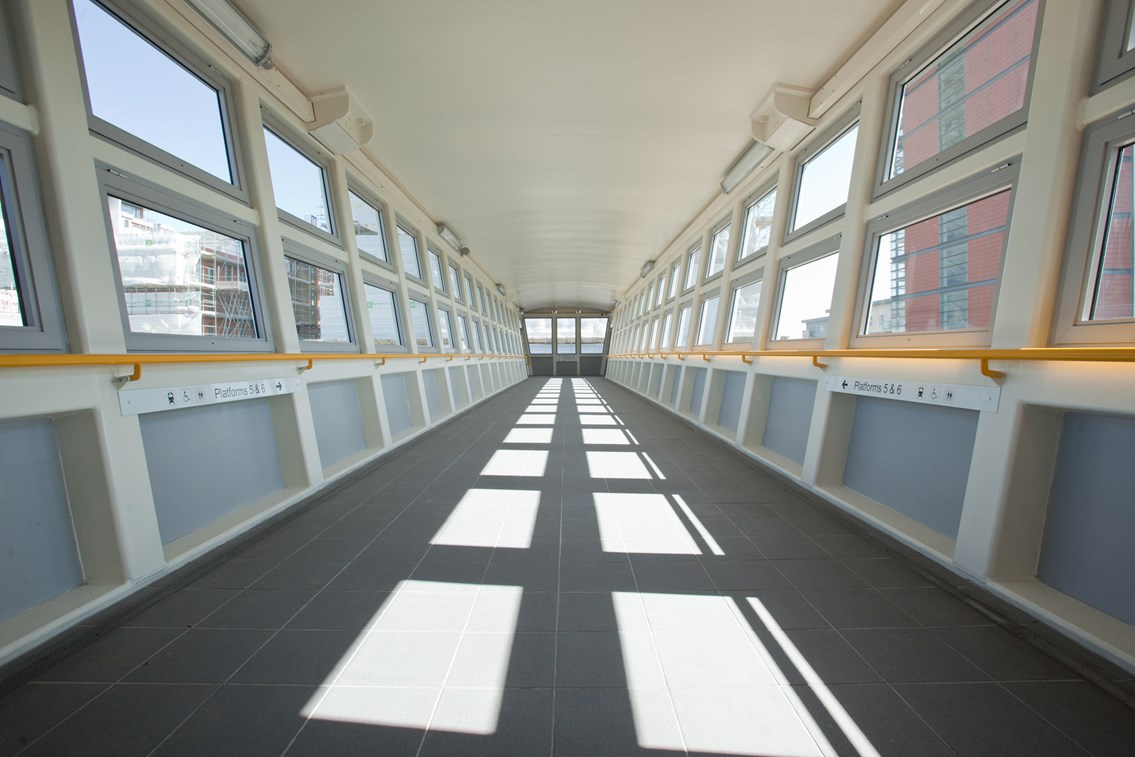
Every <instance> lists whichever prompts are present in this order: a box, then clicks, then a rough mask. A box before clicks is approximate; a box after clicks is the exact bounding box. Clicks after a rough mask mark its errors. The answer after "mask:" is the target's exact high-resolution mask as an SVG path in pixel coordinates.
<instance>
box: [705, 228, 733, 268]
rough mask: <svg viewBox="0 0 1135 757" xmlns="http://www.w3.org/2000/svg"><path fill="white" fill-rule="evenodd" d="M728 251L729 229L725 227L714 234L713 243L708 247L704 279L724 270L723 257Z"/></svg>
mask: <svg viewBox="0 0 1135 757" xmlns="http://www.w3.org/2000/svg"><path fill="white" fill-rule="evenodd" d="M728 251H729V227H728V226H726V227H725V228H724V229H721V230H720V231H718V232H717V233H716V234H714V235H713V241H712V242H711V243H710V246H709V267H708V268H707V269H706V272H705V277H706V278H707V279H708V278H709V277H710V276H713V275H714V274H716V273H721V270H722V269H723V268H725V255H726V253H728Z"/></svg>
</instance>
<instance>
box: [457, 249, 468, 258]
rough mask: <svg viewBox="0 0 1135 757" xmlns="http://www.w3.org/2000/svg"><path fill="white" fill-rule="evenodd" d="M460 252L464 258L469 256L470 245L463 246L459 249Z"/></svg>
mask: <svg viewBox="0 0 1135 757" xmlns="http://www.w3.org/2000/svg"><path fill="white" fill-rule="evenodd" d="M458 252H459V253H461V257H463V258H464V257H468V256H469V248H468V247H462V248H461V249H460V250H458Z"/></svg>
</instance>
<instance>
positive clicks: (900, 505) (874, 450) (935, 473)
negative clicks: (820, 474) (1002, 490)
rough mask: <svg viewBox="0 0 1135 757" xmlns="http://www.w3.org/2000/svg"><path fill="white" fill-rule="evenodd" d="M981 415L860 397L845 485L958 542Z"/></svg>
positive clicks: (853, 427)
mask: <svg viewBox="0 0 1135 757" xmlns="http://www.w3.org/2000/svg"><path fill="white" fill-rule="evenodd" d="M977 419H978V413H977V411H976V410H958V409H955V408H949V407H936V406H933V405H916V404H914V403H912V402H898V401H895V400H884V399H877V398H874V397H856V399H855V412H854V415H853V417H852V422H851V439H850V441H849V443H848V451H847V464H846V466H845V468H844V474H843V483H844V484H845V485H846V486H848V487H850V488H852V489H854V490H855V491H857V492H860V493H861V494H865V495H867V496H868V497H870V498H871V499H873V500H875V501H877V502H881V503H883V504H884V505H886V506H887V507H889V508H891V509H892V510H897V511H898V512H900V513H902V514H903V515H906V516H908V517H910V518H913V519H914V520H916V521H918V522H919V523H922V524H923V525H926V526H929V527H930V528H932V529H934V530H935V531H937V532H938V533H940V534H944V535H945V536H948V537H950V538H951V539H956V538H957V536H958V523H959V521H960V520H961V516H962V500H963V499H965V494H966V479H967V478H968V477H969V467H970V459H971V458H972V457H973V441H974V437H975V436H976V435H977Z"/></svg>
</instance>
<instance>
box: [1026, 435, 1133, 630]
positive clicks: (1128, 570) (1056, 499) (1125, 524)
mask: <svg viewBox="0 0 1135 757" xmlns="http://www.w3.org/2000/svg"><path fill="white" fill-rule="evenodd" d="M1133 449H1135V419H1133V418H1121V417H1115V416H1106V415H1088V414H1085V413H1067V414H1066V415H1065V416H1064V420H1063V423H1062V425H1061V429H1060V442H1059V444H1058V446H1057V453H1056V467H1055V470H1054V472H1053V479H1052V491H1051V493H1050V494H1049V499H1048V515H1047V517H1046V518H1045V523H1044V541H1043V546H1042V548H1041V553H1040V564H1039V567H1038V569H1037V577H1038V578H1040V580H1041V581H1043V582H1045V583H1046V584H1048V585H1049V586H1052V587H1053V588H1055V589H1058V590H1060V591H1062V592H1064V593H1065V594H1070V595H1071V596H1073V597H1075V598H1076V599H1079V600H1080V601H1082V602H1086V603H1087V604H1089V605H1091V606H1093V607H1095V608H1097V609H1099V610H1102V611H1103V612H1106V613H1107V614H1109V615H1112V616H1114V617H1116V618H1119V619H1120V620H1122V621H1123V622H1125V623H1130V624H1135V580H1132V577H1133V576H1135V506H1133V503H1135V494H1132V493H1133V492H1135V465H1132V463H1131V451H1132V450H1133Z"/></svg>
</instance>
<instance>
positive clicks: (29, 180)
mask: <svg viewBox="0 0 1135 757" xmlns="http://www.w3.org/2000/svg"><path fill="white" fill-rule="evenodd" d="M34 154H35V153H34V148H33V146H32V140H31V137H29V136H28V135H26V134H24V133H23V132H20V131H16V130H14V129H9V128H7V127H5V126H4V125H2V124H0V349H4V350H20V351H23V350H59V349H62V348H63V347H64V346H65V344H64V337H63V319H62V314H61V311H60V308H59V301H58V298H57V296H56V289H55V276H54V272H53V270H52V265H51V263H52V258H51V251H50V250H49V249H48V244H47V228H46V227H45V225H44V220H43V218H44V216H43V208H42V207H40V204H39V202H40V201H39V183H38V181H37V177H36V172H35V163H34V162H33V155H34Z"/></svg>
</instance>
